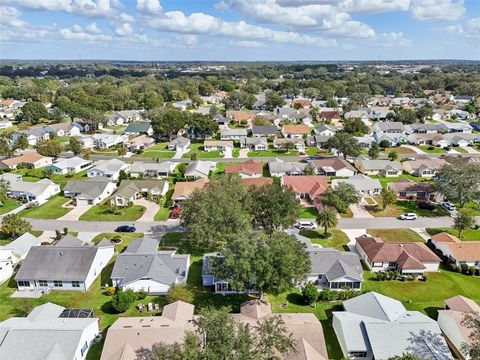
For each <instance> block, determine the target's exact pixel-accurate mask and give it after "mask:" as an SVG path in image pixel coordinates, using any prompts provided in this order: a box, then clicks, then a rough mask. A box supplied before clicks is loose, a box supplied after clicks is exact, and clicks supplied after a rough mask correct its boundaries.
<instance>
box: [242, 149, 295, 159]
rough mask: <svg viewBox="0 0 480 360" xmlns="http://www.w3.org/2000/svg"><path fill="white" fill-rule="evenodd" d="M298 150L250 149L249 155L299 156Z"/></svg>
mask: <svg viewBox="0 0 480 360" xmlns="http://www.w3.org/2000/svg"><path fill="white" fill-rule="evenodd" d="M298 154H299V153H298V151H296V150H292V151H290V152H288V153H287V152H285V151H283V150H275V149H270V150H266V151H249V152H248V157H278V156H298Z"/></svg>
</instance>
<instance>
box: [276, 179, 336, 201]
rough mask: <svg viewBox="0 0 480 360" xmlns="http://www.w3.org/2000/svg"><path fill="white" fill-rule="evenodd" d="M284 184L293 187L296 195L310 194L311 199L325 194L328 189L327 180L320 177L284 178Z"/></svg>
mask: <svg viewBox="0 0 480 360" xmlns="http://www.w3.org/2000/svg"><path fill="white" fill-rule="evenodd" d="M282 184H283V185H285V186H289V187H291V188H292V189H293V190H294V191H295V192H296V193H299V194H305V193H308V194H309V195H310V196H311V197H317V196H319V195H322V194H324V193H325V192H326V191H327V188H328V182H327V178H326V177H325V176H320V175H303V176H288V175H286V176H284V177H282Z"/></svg>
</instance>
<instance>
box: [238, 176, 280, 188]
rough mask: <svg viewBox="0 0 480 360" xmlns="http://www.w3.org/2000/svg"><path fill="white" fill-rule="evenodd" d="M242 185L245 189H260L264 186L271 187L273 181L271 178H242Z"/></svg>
mask: <svg viewBox="0 0 480 360" xmlns="http://www.w3.org/2000/svg"><path fill="white" fill-rule="evenodd" d="M242 183H243V185H245V186H247V187H249V188H250V187H262V186H265V185H271V184H273V179H272V178H265V177H260V178H243V179H242Z"/></svg>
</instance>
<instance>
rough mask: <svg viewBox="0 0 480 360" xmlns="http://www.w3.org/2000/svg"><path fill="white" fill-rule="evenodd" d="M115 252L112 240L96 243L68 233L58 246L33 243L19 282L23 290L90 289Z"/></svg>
mask: <svg viewBox="0 0 480 360" xmlns="http://www.w3.org/2000/svg"><path fill="white" fill-rule="evenodd" d="M113 254H114V249H113V243H111V242H110V241H109V240H106V239H103V240H102V241H100V242H99V243H98V244H97V245H96V246H95V245H91V244H88V243H85V242H83V241H81V240H79V239H77V238H75V237H73V236H71V235H66V236H65V237H64V238H63V239H62V240H60V241H59V242H58V243H57V244H56V245H54V246H45V245H43V246H32V247H31V248H30V251H29V252H28V255H27V257H26V258H25V260H23V262H22V265H21V266H20V269H19V270H18V272H17V274H16V275H15V281H16V282H17V287H18V290H20V291H31V290H47V289H49V290H72V291H87V290H88V289H89V287H90V286H91V285H92V283H93V281H94V280H95V279H96V278H97V277H98V276H100V273H101V272H102V270H103V268H104V267H105V266H107V264H108V263H109V261H110V259H111V258H112V257H113Z"/></svg>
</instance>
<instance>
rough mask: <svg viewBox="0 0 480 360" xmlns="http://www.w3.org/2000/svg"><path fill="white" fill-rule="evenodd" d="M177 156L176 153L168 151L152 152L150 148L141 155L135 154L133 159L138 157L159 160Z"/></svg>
mask: <svg viewBox="0 0 480 360" xmlns="http://www.w3.org/2000/svg"><path fill="white" fill-rule="evenodd" d="M173 155H175V152H174V151H168V150H152V151H150V148H149V149H148V150H145V151H144V152H142V153H141V154H135V155H133V156H132V157H138V158H152V159H155V158H158V159H171V158H172V157H173Z"/></svg>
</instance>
